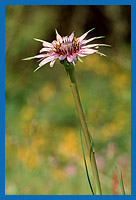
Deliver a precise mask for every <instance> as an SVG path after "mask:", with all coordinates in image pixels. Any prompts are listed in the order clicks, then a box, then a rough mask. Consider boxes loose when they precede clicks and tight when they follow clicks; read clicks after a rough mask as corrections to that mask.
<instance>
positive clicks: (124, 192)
mask: <svg viewBox="0 0 136 200" xmlns="http://www.w3.org/2000/svg"><path fill="white" fill-rule="evenodd" d="M121 184H122V189H123V193H124V195H126V194H125V188H124V183H123V177H122V172H121Z"/></svg>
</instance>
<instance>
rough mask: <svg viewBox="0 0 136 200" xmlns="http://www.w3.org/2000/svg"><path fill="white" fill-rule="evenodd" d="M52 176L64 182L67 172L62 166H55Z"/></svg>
mask: <svg viewBox="0 0 136 200" xmlns="http://www.w3.org/2000/svg"><path fill="white" fill-rule="evenodd" d="M52 177H53V179H54V180H55V181H57V182H62V181H63V180H64V179H65V173H64V171H63V170H62V169H60V168H54V169H53V170H52Z"/></svg>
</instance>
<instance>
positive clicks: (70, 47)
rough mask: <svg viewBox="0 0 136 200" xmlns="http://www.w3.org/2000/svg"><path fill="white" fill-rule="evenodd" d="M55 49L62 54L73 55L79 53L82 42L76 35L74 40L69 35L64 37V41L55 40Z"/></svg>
mask: <svg viewBox="0 0 136 200" xmlns="http://www.w3.org/2000/svg"><path fill="white" fill-rule="evenodd" d="M52 44H53V46H54V51H55V53H59V54H61V55H66V54H67V55H72V54H73V53H77V52H78V51H79V49H80V42H79V41H78V40H77V38H76V37H74V38H73V39H72V40H71V38H69V37H67V36H66V37H62V41H60V40H59V41H56V40H55V41H53V43H52Z"/></svg>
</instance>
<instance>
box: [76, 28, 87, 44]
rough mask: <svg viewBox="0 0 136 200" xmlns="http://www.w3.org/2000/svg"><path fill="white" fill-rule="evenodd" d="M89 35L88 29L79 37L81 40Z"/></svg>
mask: <svg viewBox="0 0 136 200" xmlns="http://www.w3.org/2000/svg"><path fill="white" fill-rule="evenodd" d="M87 35H88V31H87V32H86V33H84V34H83V35H81V36H80V37H79V38H77V39H79V40H80V42H81V41H82V40H83V39H84V38H85V37H86V36H87Z"/></svg>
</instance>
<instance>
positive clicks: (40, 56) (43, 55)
mask: <svg viewBox="0 0 136 200" xmlns="http://www.w3.org/2000/svg"><path fill="white" fill-rule="evenodd" d="M48 56H49V55H48V54H39V55H36V56H35V58H44V57H48Z"/></svg>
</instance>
